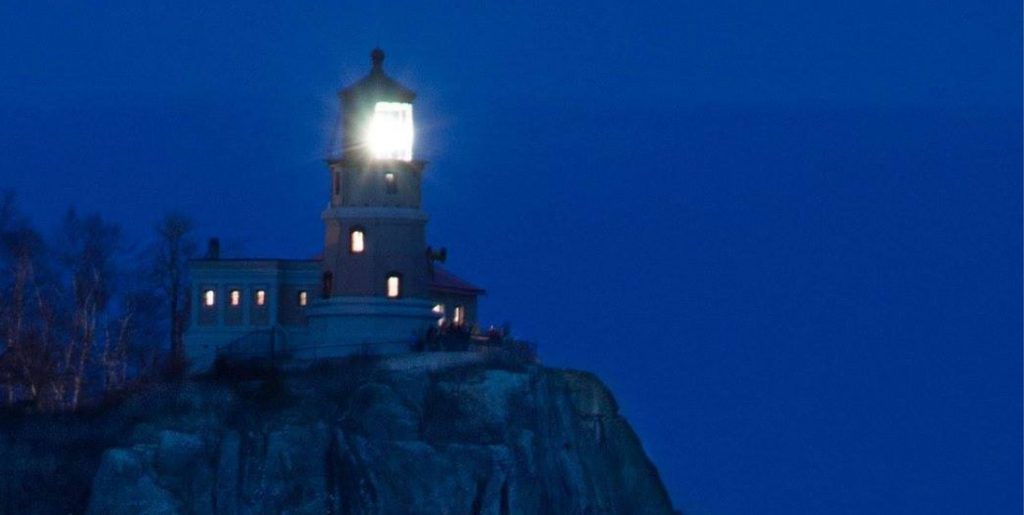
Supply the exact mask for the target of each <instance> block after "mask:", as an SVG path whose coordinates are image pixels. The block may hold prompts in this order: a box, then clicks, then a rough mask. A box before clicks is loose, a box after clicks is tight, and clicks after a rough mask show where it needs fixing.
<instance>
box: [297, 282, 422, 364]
mask: <svg viewBox="0 0 1024 515" xmlns="http://www.w3.org/2000/svg"><path fill="white" fill-rule="evenodd" d="M433 307H434V304H433V302H431V301H429V300H423V299H386V298H380V297H332V298H329V299H323V300H319V301H317V302H314V303H311V304H310V305H309V307H307V308H306V320H307V323H308V327H309V338H308V340H307V341H306V342H304V343H305V344H304V345H301V346H296V347H295V348H293V349H292V352H293V356H294V357H295V358H297V359H318V358H331V357H340V356H348V355H352V354H360V353H369V354H393V353H400V352H409V351H410V350H411V349H412V347H413V345H415V344H416V342H417V340H419V339H420V338H422V337H423V336H424V335H425V334H426V332H427V330H428V329H429V328H430V327H431V326H432V325H434V324H436V323H437V315H436V314H434V313H433V311H432V309H433Z"/></svg>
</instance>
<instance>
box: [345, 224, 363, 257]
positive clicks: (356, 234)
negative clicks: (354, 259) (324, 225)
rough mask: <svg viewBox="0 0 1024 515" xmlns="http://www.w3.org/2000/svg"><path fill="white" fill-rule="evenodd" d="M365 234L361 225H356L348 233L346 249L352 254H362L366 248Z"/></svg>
mask: <svg viewBox="0 0 1024 515" xmlns="http://www.w3.org/2000/svg"><path fill="white" fill-rule="evenodd" d="M365 238H366V235H365V233H363V228H362V227H356V228H354V229H352V232H351V233H349V238H348V250H349V252H351V253H353V254H362V252H363V251H364V250H366V240H365Z"/></svg>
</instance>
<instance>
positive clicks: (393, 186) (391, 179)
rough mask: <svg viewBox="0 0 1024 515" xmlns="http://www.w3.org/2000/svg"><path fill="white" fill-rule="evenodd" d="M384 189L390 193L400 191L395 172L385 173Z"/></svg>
mask: <svg viewBox="0 0 1024 515" xmlns="http://www.w3.org/2000/svg"><path fill="white" fill-rule="evenodd" d="M384 191H386V192H387V193H388V194H390V195H394V194H395V193H398V179H396V178H395V174H393V173H391V172H388V173H386V174H384Z"/></svg>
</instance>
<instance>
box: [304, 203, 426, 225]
mask: <svg viewBox="0 0 1024 515" xmlns="http://www.w3.org/2000/svg"><path fill="white" fill-rule="evenodd" d="M320 218H321V219H323V220H336V219H346V220H351V219H353V218H392V219H398V220H415V221H418V222H426V221H427V214H426V213H424V212H423V211H421V210H419V209H415V208H411V207H329V208H327V209H324V211H323V213H321V214H320Z"/></svg>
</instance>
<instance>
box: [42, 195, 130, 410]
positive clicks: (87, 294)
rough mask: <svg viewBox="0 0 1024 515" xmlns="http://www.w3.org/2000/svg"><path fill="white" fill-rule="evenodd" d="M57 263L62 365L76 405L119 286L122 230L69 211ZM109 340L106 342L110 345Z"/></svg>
mask: <svg viewBox="0 0 1024 515" xmlns="http://www.w3.org/2000/svg"><path fill="white" fill-rule="evenodd" d="M61 229H62V230H61V245H60V250H59V252H58V254H59V256H60V260H59V261H60V263H61V265H63V267H64V270H65V272H66V281H67V285H68V289H67V293H68V294H69V295H67V297H69V298H70V305H69V306H68V307H69V308H70V312H71V316H70V322H71V331H70V333H69V334H68V339H67V343H66V345H65V346H64V360H63V369H64V372H65V374H66V375H68V376H69V377H70V385H69V387H70V392H68V395H69V397H70V398H69V400H68V402H69V404H70V407H71V409H72V410H74V409H77V407H78V404H79V401H80V400H81V398H82V389H83V387H84V386H85V382H86V378H87V377H88V375H89V372H90V369H89V365H90V363H91V359H92V357H93V352H94V350H95V348H96V346H97V344H98V339H99V337H100V334H98V331H99V330H100V328H102V327H103V326H104V325H105V324H106V316H107V308H108V306H109V304H110V301H111V298H112V296H113V292H114V290H115V289H116V287H117V282H118V275H119V273H120V271H119V268H118V265H119V263H118V262H117V257H118V254H119V252H121V251H122V250H123V245H122V241H121V230H120V228H119V227H117V226H116V225H113V224H110V223H107V222H106V221H104V220H103V219H102V218H101V217H100V216H99V215H91V216H88V217H85V218H82V217H79V216H78V215H77V213H75V211H74V210H69V211H68V213H67V215H66V216H65V217H64V223H63V225H62V228H61ZM109 343H110V342H107V344H108V345H109Z"/></svg>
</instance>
